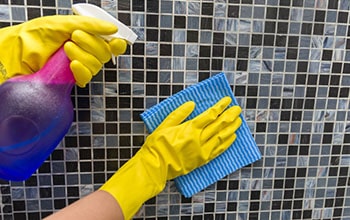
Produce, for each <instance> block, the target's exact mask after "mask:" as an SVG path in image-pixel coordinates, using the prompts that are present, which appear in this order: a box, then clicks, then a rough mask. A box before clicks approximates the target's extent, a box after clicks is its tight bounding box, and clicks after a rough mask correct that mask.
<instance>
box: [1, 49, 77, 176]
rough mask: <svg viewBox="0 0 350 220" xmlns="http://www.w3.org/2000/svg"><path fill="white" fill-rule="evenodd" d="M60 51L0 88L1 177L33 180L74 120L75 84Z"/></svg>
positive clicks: (67, 61)
mask: <svg viewBox="0 0 350 220" xmlns="http://www.w3.org/2000/svg"><path fill="white" fill-rule="evenodd" d="M69 63H70V61H69V60H68V58H67V57H66V55H65V53H64V50H63V47H62V48H60V49H59V50H58V51H57V52H56V53H55V54H54V55H53V56H52V57H51V58H50V60H49V61H48V62H47V63H46V64H45V66H44V67H43V68H42V69H41V70H40V71H38V72H36V73H34V74H30V75H24V76H18V77H14V78H11V79H9V80H8V81H6V82H5V83H3V84H2V85H1V86H0V102H1V104H0V106H1V107H0V178H1V179H6V180H15V181H21V180H25V179H27V178H29V177H30V176H31V175H32V174H33V173H34V172H35V171H36V170H37V169H38V168H39V167H40V166H41V164H42V163H43V162H44V161H45V160H46V159H47V157H48V156H49V155H50V154H51V153H52V151H53V150H54V149H55V148H56V146H57V145H58V144H59V142H60V141H61V140H62V138H63V137H64V136H65V134H66V133H67V131H68V130H69V128H70V126H71V124H72V121H73V106H72V101H71V98H70V93H71V90H72V88H73V86H74V84H75V80H74V77H73V74H72V72H71V70H70V68H69Z"/></svg>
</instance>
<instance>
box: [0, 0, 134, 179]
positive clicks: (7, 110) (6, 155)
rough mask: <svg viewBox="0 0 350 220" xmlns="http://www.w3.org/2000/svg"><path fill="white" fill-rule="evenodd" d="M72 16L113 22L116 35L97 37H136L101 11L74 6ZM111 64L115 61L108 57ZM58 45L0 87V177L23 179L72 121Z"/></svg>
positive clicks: (69, 80) (70, 82) (70, 81)
mask: <svg viewBox="0 0 350 220" xmlns="http://www.w3.org/2000/svg"><path fill="white" fill-rule="evenodd" d="M72 9H73V12H74V13H75V14H77V15H84V16H90V17H95V18H99V19H101V20H105V21H109V22H111V23H114V24H115V25H116V26H117V27H118V32H117V33H116V34H113V35H109V36H101V37H103V38H104V39H106V40H111V39H113V38H122V39H125V40H127V42H128V43H129V44H133V43H134V42H135V40H136V38H137V35H136V34H135V33H134V32H133V31H132V30H130V29H129V28H128V27H126V26H125V25H124V24H122V23H121V22H119V21H118V20H116V19H115V18H114V17H113V16H111V15H110V14H108V13H107V12H105V11H104V10H102V9H101V8H99V7H97V6H95V5H91V4H85V3H79V4H74V5H73V7H72ZM112 59H113V62H114V63H115V57H114V56H112ZM69 64H70V60H69V59H68V58H67V56H66V54H65V53H64V50H63V46H62V47H61V48H60V49H58V50H57V51H56V52H55V54H53V55H52V57H51V58H50V59H49V61H48V62H47V63H46V64H45V65H44V67H43V68H42V69H41V70H39V71H38V72H36V73H33V74H30V75H23V76H18V77H14V78H11V79H9V80H7V81H6V82H5V83H3V84H2V85H1V86H0V100H1V107H0V178H1V179H6V180H14V181H22V180H25V179H27V178H29V177H30V176H31V175H32V174H33V173H34V172H35V171H36V170H37V169H38V168H39V167H40V166H41V164H42V163H43V162H44V161H45V160H46V159H47V157H48V156H49V155H50V154H51V153H52V151H53V150H54V149H55V148H56V146H57V145H58V144H59V142H60V141H61V140H62V139H63V137H64V136H65V134H66V133H67V132H68V130H69V128H70V126H71V124H72V121H73V105H72V102H71V97H70V94H71V90H72V88H73V86H74V85H75V80H74V77H73V73H72V72H71V70H70V67H69Z"/></svg>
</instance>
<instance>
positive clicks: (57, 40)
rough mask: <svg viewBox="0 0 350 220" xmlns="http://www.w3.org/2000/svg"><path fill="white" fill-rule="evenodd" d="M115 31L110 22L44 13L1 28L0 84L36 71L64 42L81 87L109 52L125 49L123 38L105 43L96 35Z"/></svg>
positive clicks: (106, 58) (116, 52)
mask: <svg viewBox="0 0 350 220" xmlns="http://www.w3.org/2000/svg"><path fill="white" fill-rule="evenodd" d="M117 30H118V28H117V27H116V26H115V25H113V24H112V23H109V22H106V21H102V20H99V19H96V18H91V17H85V16H78V15H54V16H46V17H41V18H36V19H33V20H30V21H28V22H24V23H22V24H19V25H15V26H10V27H6V28H2V29H0V36H1V37H0V47H1V50H0V84H1V83H2V82H3V81H5V80H6V79H9V78H11V77H13V76H15V75H18V74H30V73H34V72H37V71H38V70H40V69H41V68H42V67H43V66H44V64H45V63H46V61H47V60H48V59H49V58H50V56H51V55H52V54H53V53H54V52H55V51H56V50H58V49H59V48H60V47H61V46H62V45H63V44H64V50H65V52H66V55H67V56H68V58H69V59H70V60H71V64H70V68H71V70H72V72H73V74H74V78H75V80H76V83H77V85H78V86H81V87H84V86H85V85H86V83H88V82H89V81H90V80H91V78H92V76H94V75H96V74H97V73H98V71H99V70H100V69H101V67H102V65H103V64H104V63H106V62H108V61H109V60H110V59H111V52H112V53H113V54H114V55H116V56H118V55H120V54H122V53H124V52H125V50H126V45H127V44H126V41H125V40H122V39H114V40H111V41H110V42H106V41H104V40H103V39H102V38H100V37H99V36H100V35H110V34H113V33H115V32H117ZM65 42H66V43H65Z"/></svg>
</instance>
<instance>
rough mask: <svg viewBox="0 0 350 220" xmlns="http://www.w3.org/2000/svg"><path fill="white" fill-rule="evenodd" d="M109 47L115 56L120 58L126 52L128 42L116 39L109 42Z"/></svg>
mask: <svg viewBox="0 0 350 220" xmlns="http://www.w3.org/2000/svg"><path fill="white" fill-rule="evenodd" d="M108 44H109V47H110V49H111V51H112V53H113V54H114V56H119V55H121V54H123V53H125V51H126V47H127V42H126V40H123V39H120V38H115V39H112V40H111V41H109V42H108Z"/></svg>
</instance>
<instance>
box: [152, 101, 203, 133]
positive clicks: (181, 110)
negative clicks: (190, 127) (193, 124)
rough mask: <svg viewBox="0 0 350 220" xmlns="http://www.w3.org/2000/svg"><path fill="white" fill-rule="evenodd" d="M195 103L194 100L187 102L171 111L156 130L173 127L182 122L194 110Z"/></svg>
mask: <svg viewBox="0 0 350 220" xmlns="http://www.w3.org/2000/svg"><path fill="white" fill-rule="evenodd" d="M195 105H196V104H195V103H194V102H192V101H189V102H185V103H184V104H182V105H181V106H180V107H178V108H177V109H175V110H174V111H173V112H171V113H170V114H169V115H168V116H167V117H166V118H165V119H164V121H163V122H162V123H161V124H160V125H159V126H158V127H157V129H156V130H160V129H163V128H168V127H173V126H177V125H179V124H181V122H183V121H184V120H185V119H186V118H187V117H188V116H189V115H190V114H191V113H192V111H193V110H194V107H195Z"/></svg>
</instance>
